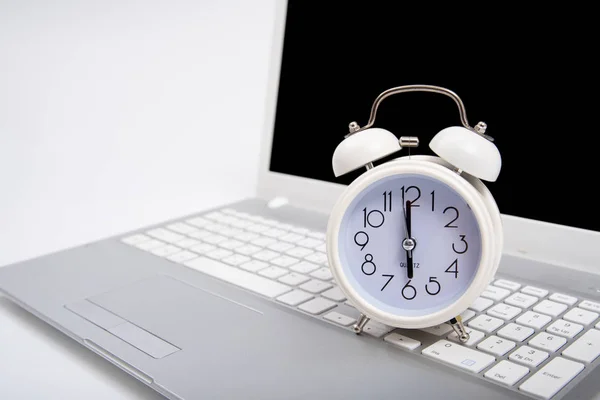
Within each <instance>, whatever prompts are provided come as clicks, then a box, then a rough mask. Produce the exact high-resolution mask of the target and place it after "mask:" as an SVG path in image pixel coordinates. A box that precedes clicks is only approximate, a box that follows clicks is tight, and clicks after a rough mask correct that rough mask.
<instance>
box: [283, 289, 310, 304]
mask: <svg viewBox="0 0 600 400" xmlns="http://www.w3.org/2000/svg"><path fill="white" fill-rule="evenodd" d="M314 297H315V296H313V295H312V294H309V293H306V292H303V291H302V290H298V289H295V290H292V291H291V292H288V293H286V294H284V295H283V296H279V297H278V298H277V301H280V302H282V303H283V304H287V305H288V306H292V307H295V306H297V305H298V304H301V303H304V302H305V301H308V300H310V299H312V298H314Z"/></svg>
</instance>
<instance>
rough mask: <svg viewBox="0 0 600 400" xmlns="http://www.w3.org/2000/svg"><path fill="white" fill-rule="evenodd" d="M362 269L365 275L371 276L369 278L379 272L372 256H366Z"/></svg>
mask: <svg viewBox="0 0 600 400" xmlns="http://www.w3.org/2000/svg"><path fill="white" fill-rule="evenodd" d="M360 269H361V270H362V272H363V274H365V275H369V276H371V275H373V274H374V273H375V271H377V267H376V266H375V263H374V262H373V255H372V254H366V255H365V262H364V263H362V265H361V266H360Z"/></svg>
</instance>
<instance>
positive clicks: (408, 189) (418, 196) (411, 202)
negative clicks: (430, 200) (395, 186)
mask: <svg viewBox="0 0 600 400" xmlns="http://www.w3.org/2000/svg"><path fill="white" fill-rule="evenodd" d="M400 190H401V191H402V204H406V200H407V199H405V198H404V196H405V195H406V196H407V197H408V192H410V191H411V190H413V191H415V190H416V191H417V197H415V198H414V200H408V201H410V206H411V207H420V206H419V205H418V204H415V203H416V202H417V200H419V198H420V197H421V189H419V188H418V187H416V186H409V187H407V188H406V190H404V186H402V187H401V188H400Z"/></svg>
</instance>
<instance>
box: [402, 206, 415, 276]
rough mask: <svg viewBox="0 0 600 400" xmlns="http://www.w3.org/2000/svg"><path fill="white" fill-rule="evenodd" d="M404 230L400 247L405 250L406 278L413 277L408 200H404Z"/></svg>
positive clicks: (412, 243) (412, 246)
mask: <svg viewBox="0 0 600 400" xmlns="http://www.w3.org/2000/svg"><path fill="white" fill-rule="evenodd" d="M404 217H405V218H404V222H405V225H404V230H405V233H406V238H405V239H404V241H403V242H402V247H404V250H406V272H407V275H408V279H412V278H413V258H412V250H413V248H414V241H413V239H412V229H411V206H410V201H407V202H406V207H405V208H404Z"/></svg>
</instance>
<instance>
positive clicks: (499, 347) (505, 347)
mask: <svg viewBox="0 0 600 400" xmlns="http://www.w3.org/2000/svg"><path fill="white" fill-rule="evenodd" d="M516 345H517V344H516V343H515V342H513V341H511V340H508V339H501V338H499V337H498V336H494V335H492V336H490V337H489V338H487V339H485V340H484V341H483V342H481V343H479V344H478V345H477V348H478V349H479V350H484V351H487V352H488V353H492V354H494V355H497V356H498V357H502V356H503V355H505V354H506V353H508V352H509V351H511V350H512V349H514V348H515V346H516Z"/></svg>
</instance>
